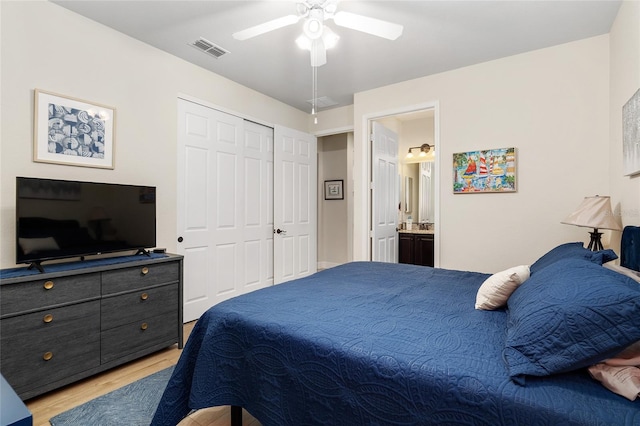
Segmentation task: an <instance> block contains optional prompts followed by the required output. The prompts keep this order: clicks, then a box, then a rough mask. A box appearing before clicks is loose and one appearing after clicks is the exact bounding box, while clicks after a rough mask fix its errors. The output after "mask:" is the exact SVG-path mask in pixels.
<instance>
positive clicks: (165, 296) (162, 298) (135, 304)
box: [101, 284, 179, 330]
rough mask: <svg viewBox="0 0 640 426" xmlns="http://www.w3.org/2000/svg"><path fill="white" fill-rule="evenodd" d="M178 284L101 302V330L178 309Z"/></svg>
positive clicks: (121, 295)
mask: <svg viewBox="0 0 640 426" xmlns="http://www.w3.org/2000/svg"><path fill="white" fill-rule="evenodd" d="M178 292H179V287H178V284H169V285H166V286H162V287H153V288H150V289H145V290H139V291H136V292H132V293H127V294H120V295H118V296H112V297H105V298H103V299H102V301H101V311H102V322H101V329H102V330H108V329H111V328H114V327H119V326H121V325H124V324H129V323H132V322H136V321H139V320H145V319H146V318H151V317H155V316H158V315H161V314H164V313H167V312H172V311H176V310H178V309H179V294H178Z"/></svg>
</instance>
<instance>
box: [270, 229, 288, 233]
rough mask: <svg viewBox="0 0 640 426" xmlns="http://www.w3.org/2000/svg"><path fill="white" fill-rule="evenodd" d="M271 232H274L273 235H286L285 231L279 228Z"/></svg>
mask: <svg viewBox="0 0 640 426" xmlns="http://www.w3.org/2000/svg"><path fill="white" fill-rule="evenodd" d="M273 232H274V233H275V234H286V233H287V231H285V230H284V229H280V228H278V229H276V230H275V231H273Z"/></svg>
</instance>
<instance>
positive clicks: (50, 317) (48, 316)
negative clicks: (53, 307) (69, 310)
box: [42, 314, 53, 323]
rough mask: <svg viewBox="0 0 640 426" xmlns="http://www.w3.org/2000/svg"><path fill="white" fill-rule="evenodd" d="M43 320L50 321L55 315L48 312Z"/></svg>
mask: <svg viewBox="0 0 640 426" xmlns="http://www.w3.org/2000/svg"><path fill="white" fill-rule="evenodd" d="M42 321H43V322H46V323H50V322H51V321H53V315H51V314H47V315H45V316H44V317H43V318H42Z"/></svg>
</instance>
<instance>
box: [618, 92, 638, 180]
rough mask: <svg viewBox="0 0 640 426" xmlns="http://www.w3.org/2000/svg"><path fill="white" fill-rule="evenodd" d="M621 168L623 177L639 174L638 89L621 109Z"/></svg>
mask: <svg viewBox="0 0 640 426" xmlns="http://www.w3.org/2000/svg"><path fill="white" fill-rule="evenodd" d="M622 167H623V173H624V176H633V175H637V174H638V173H640V89H638V90H637V91H636V93H635V94H634V95H633V96H632V97H631V99H629V100H628V101H627V103H626V104H624V106H623V107H622Z"/></svg>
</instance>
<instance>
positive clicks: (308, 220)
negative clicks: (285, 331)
mask: <svg viewBox="0 0 640 426" xmlns="http://www.w3.org/2000/svg"><path fill="white" fill-rule="evenodd" d="M274 140H275V148H274V253H275V259H274V261H275V265H274V279H275V283H276V284H279V283H281V282H284V281H289V280H292V279H295V278H300V277H303V276H306V275H310V274H312V273H314V272H316V270H317V262H318V260H317V247H318V244H317V219H316V218H317V212H318V209H317V204H318V202H317V180H318V172H317V151H318V149H317V140H316V138H315V136H312V135H309V134H307V133H302V132H299V131H297V130H293V129H287V128H285V127H281V126H276V127H275V129H274Z"/></svg>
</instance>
